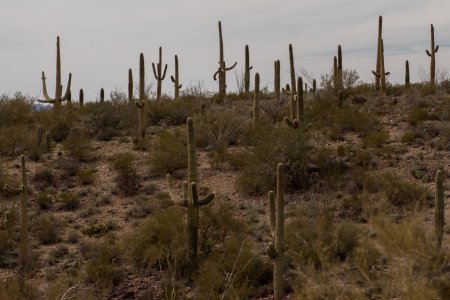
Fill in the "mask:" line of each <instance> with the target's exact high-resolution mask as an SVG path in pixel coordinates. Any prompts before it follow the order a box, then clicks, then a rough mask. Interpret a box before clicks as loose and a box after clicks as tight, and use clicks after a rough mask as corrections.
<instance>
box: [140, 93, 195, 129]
mask: <svg viewBox="0 0 450 300" xmlns="http://www.w3.org/2000/svg"><path fill="white" fill-rule="evenodd" d="M197 106H199V105H198V104H197V100H196V99H178V100H168V101H147V103H146V105H145V112H146V116H147V125H149V126H154V125H158V124H159V123H166V124H167V125H175V126H176V125H181V124H184V123H186V119H187V118H188V117H189V116H192V114H193V112H194V111H195V110H196V108H197Z"/></svg>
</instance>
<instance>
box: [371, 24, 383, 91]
mask: <svg viewBox="0 0 450 300" xmlns="http://www.w3.org/2000/svg"><path fill="white" fill-rule="evenodd" d="M382 35H383V17H382V16H379V17H378V39H377V64H376V66H375V72H374V71H372V73H373V75H375V90H377V91H379V90H380V84H381V39H382Z"/></svg>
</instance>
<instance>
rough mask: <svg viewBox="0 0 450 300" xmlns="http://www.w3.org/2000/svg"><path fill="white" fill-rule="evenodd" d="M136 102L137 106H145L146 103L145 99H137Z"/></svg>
mask: <svg viewBox="0 0 450 300" xmlns="http://www.w3.org/2000/svg"><path fill="white" fill-rule="evenodd" d="M134 103H135V104H136V106H137V108H143V107H144V105H145V101H143V100H136V101H134Z"/></svg>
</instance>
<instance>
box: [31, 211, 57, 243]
mask: <svg viewBox="0 0 450 300" xmlns="http://www.w3.org/2000/svg"><path fill="white" fill-rule="evenodd" d="M58 224H59V222H58V221H57V219H56V217H55V216H53V215H52V214H50V213H46V214H40V215H38V216H36V217H35V219H33V222H32V226H31V228H32V230H33V231H34V232H35V233H36V237H37V238H38V240H39V241H40V242H41V243H43V244H54V243H57V242H59V241H60V240H61V239H60V236H59V225H58Z"/></svg>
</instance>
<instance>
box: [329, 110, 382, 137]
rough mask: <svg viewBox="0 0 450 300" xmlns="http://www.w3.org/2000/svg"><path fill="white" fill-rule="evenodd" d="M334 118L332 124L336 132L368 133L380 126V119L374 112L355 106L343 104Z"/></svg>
mask: <svg viewBox="0 0 450 300" xmlns="http://www.w3.org/2000/svg"><path fill="white" fill-rule="evenodd" d="M332 119H333V120H332V122H333V124H332V125H331V126H332V129H333V131H334V132H335V133H343V132H357V133H368V132H371V131H375V130H377V129H378V128H379V120H378V119H377V118H376V117H375V116H374V114H372V113H369V112H366V111H364V110H362V109H358V108H357V107H354V106H343V108H342V109H340V110H338V111H337V112H336V113H335V115H334V116H333V118H332Z"/></svg>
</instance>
